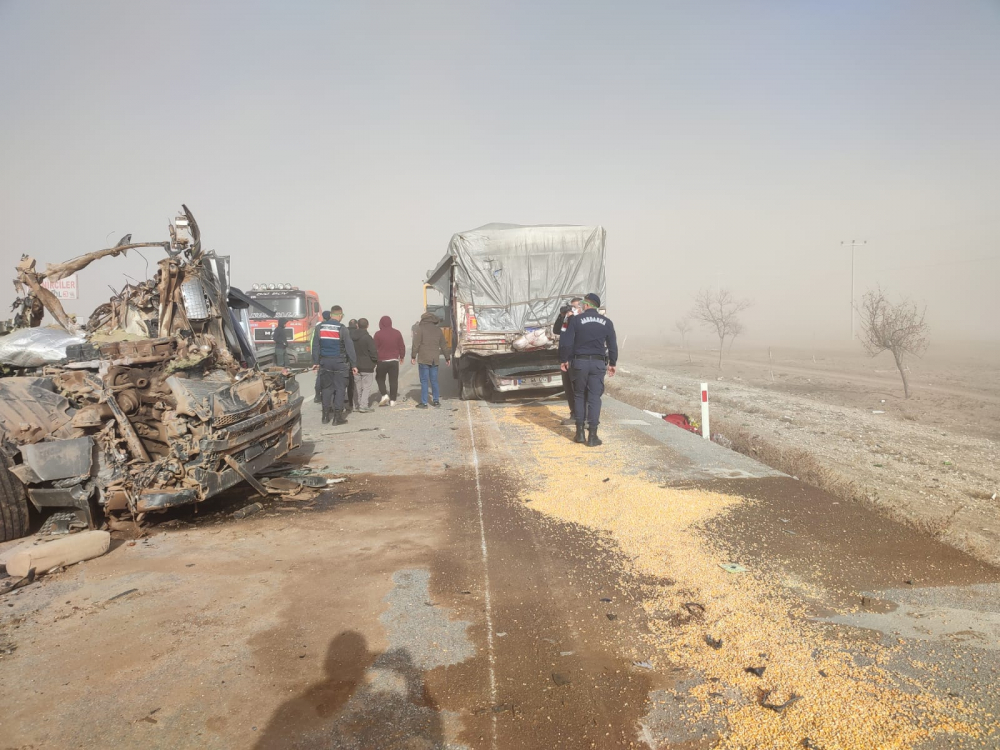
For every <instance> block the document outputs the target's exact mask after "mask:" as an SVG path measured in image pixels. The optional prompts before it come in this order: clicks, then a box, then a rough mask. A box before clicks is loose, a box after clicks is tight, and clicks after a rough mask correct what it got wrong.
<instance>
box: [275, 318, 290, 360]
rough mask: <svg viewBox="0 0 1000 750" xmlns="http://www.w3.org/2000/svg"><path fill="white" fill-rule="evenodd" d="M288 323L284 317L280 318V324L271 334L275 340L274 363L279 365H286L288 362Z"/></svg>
mask: <svg viewBox="0 0 1000 750" xmlns="http://www.w3.org/2000/svg"><path fill="white" fill-rule="evenodd" d="M287 323H288V321H287V320H285V319H284V318H278V325H277V326H276V327H275V329H274V333H273V334H271V338H272V340H273V341H274V364H276V365H277V366H278V367H284V366H285V363H286V347H287V345H288V329H287V328H285V325H286V324H287Z"/></svg>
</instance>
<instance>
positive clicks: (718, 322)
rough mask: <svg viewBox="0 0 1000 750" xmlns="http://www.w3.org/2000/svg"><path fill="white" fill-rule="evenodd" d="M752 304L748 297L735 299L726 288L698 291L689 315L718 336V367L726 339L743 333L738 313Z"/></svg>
mask: <svg viewBox="0 0 1000 750" xmlns="http://www.w3.org/2000/svg"><path fill="white" fill-rule="evenodd" d="M751 304H753V303H752V302H750V300H748V299H737V298H736V297H735V296H734V295H733V293H732V292H731V291H729V290H728V289H717V290H715V291H714V292H713V291H712V290H710V289H703V290H702V291H701V292H699V293H698V296H697V297H696V298H695V301H694V308H693V309H692V310H691V317H692V318H693V319H694V320H696V321H698V322H699V323H701V324H702V325H703V326H705V327H706V328H708V329H710V330H711V331H713V332H714V333H715V335H716V336H718V337H719V369H720V370H721V369H722V353H723V351H724V350H725V345H726V339H735V338H736V337H737V336H738V335H739V334H741V333H743V324H742V323H741V322H740V313H742V312H743V311H744V310H746V309H747V308H748V307H750V305H751Z"/></svg>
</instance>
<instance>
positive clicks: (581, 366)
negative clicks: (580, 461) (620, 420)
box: [559, 293, 618, 448]
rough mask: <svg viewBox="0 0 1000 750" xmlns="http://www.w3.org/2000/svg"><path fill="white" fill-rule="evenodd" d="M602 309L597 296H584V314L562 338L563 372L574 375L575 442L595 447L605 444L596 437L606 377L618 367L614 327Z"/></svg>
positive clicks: (560, 354) (574, 321) (560, 348)
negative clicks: (587, 430)
mask: <svg viewBox="0 0 1000 750" xmlns="http://www.w3.org/2000/svg"><path fill="white" fill-rule="evenodd" d="M600 306H601V298H600V297H598V296H597V295H596V294H593V293H591V294H588V295H587V296H586V297H584V298H583V312H581V313H580V314H579V315H577V316H575V317H574V318H573V319H572V320H570V323H569V326H567V328H566V333H564V334H563V335H562V337H560V339H559V359H560V360H561V361H562V371H563V372H569V373H570V374H571V375H572V377H573V389H574V392H575V394H576V408H575V410H574V413H575V414H576V437H574V438H573V439H574V441H576V442H577V443H586V444H587V445H588V446H590V447H592V448H593V447H595V446H598V445H600V444H601V442H602V441H601V439H600V438H599V437H597V426H598V425H599V424H600V422H601V396H602V395H603V394H604V375H605V373H607V375H608V377H612V378H613V377H614V376H615V370H616V368H617V365H618V339H617V337H616V336H615V324H614V323H612V322H611V321H610V320H609V319H608V318H606V317H604V316H603V315H601V313H600V312H598V310H597V308H599V307H600ZM583 415H586V419H587V423H588V425H589V427H590V434H589V435H587V436H584V434H583V423H584V416H583Z"/></svg>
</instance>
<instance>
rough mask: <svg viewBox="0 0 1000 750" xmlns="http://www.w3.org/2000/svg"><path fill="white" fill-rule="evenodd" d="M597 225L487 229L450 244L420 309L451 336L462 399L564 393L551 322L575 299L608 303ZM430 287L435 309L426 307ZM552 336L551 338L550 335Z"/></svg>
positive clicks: (430, 275) (431, 275)
mask: <svg viewBox="0 0 1000 750" xmlns="http://www.w3.org/2000/svg"><path fill="white" fill-rule="evenodd" d="M605 287H606V282H605V231H604V228H603V227H600V226H596V227H583V226H560V225H543V226H519V225H516V224H487V225H485V226H482V227H479V228H478V229H472V230H470V231H467V232H459V233H458V234H456V235H454V236H453V237H452V238H451V242H450V243H449V244H448V252H447V253H446V254H445V256H444V258H442V259H441V261H440V262H439V263H438V264H437V265H436V266H435V267H434V268H433V269H432V270H431V271H429V272H428V273H427V279H426V281H425V282H424V300H425V308H426V309H428V310H431V311H432V312H434V313H435V314H436V315H437V316H438V318H439V319H440V320H441V325H442V327H445V328H449V329H450V331H451V349H452V372H453V374H454V376H455V377H456V378H457V379H459V380H460V382H461V394H462V398H463V399H491V398H493V397H494V396H495V395H496V394H506V393H514V392H520V391H528V390H539V389H558V388H561V387H562V378H561V376H560V372H559V354H558V346H559V339H558V336H557V335H556V334H555V333H554V332H553V331H552V324H553V322H554V321H555V318H556V316H557V315H558V313H559V308H560V307H562V306H563V305H565V304H568V302H569V300H570V299H572V298H573V297H582V296H583V295H585V294H587V293H588V292H596V293H597V294H598V295H600V297H601V299H602V300H605V299H606V297H607V294H606V291H607V290H606V288H605ZM430 288H433V289H434V290H436V291H437V292H438V293H439V294H440V296H441V300H440V304H437V305H433V310H432V309H431V308H432V305H431V303H429V302H428V301H427V293H428V291H429V289H430ZM556 333H557V332H556Z"/></svg>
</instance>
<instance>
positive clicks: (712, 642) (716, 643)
mask: <svg viewBox="0 0 1000 750" xmlns="http://www.w3.org/2000/svg"><path fill="white" fill-rule="evenodd" d="M705 643H707V644H708V645H709V646H711V647H712V648H714V649H716V650H718V649H720V648H722V639H721V638H713V637H712V636H710V635H709V634H708V633H705Z"/></svg>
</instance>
